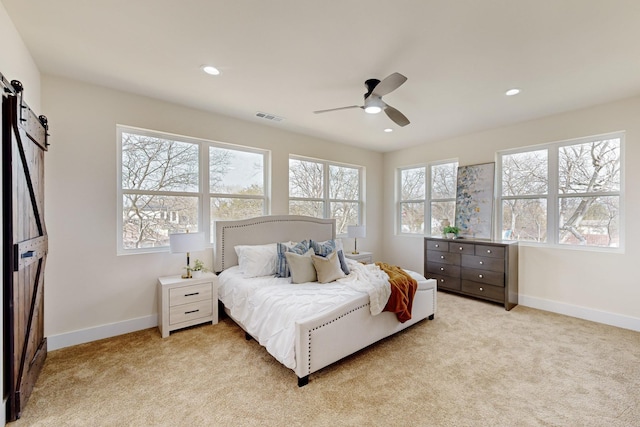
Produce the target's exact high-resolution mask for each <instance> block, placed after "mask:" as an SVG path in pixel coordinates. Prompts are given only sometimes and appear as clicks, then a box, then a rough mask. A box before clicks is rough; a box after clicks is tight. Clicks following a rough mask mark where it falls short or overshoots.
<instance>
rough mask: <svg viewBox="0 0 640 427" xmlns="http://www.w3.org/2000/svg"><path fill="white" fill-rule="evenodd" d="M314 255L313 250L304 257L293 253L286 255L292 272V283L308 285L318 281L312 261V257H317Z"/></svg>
mask: <svg viewBox="0 0 640 427" xmlns="http://www.w3.org/2000/svg"><path fill="white" fill-rule="evenodd" d="M314 254H315V253H314V252H313V249H309V250H308V251H307V252H305V253H304V255H298V254H296V253H293V252H286V253H285V254H284V256H285V258H287V263H288V264H289V270H290V271H291V283H307V282H316V281H317V280H318V277H317V276H316V269H315V267H314V266H313V261H312V260H311V257H312V256H315V255H314Z"/></svg>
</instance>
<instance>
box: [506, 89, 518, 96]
mask: <svg viewBox="0 0 640 427" xmlns="http://www.w3.org/2000/svg"><path fill="white" fill-rule="evenodd" d="M519 93H520V89H515V88H514V89H509V90H508V91H506V92H505V93H504V94H505V95H507V96H513V95H517V94H519Z"/></svg>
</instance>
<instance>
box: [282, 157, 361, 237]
mask: <svg viewBox="0 0 640 427" xmlns="http://www.w3.org/2000/svg"><path fill="white" fill-rule="evenodd" d="M291 160H297V161H302V162H313V163H318V164H320V165H322V193H323V197H322V198H317V197H292V196H291V187H290V179H291V175H290V174H289V169H287V183H288V185H287V187H288V188H287V191H288V200H287V211H288V212H289V213H290V212H291V202H295V201H302V202H321V203H322V204H323V209H322V215H323V216H322V217H323V218H325V219H331V203H333V202H338V203H339V202H344V203H357V205H358V224H353V225H365V215H364V211H365V185H364V183H365V172H366V169H365V167H364V166H361V165H355V164H350V163H343V162H335V161H331V160H323V159H317V158H313V157H306V156H299V155H295V154H290V155H289V159H288V160H287V166H288V167H289V165H290V161H291ZM331 166H337V167H344V168H349V169H355V170H357V171H358V199H357V200H349V199H332V198H330V192H331V187H330V173H329V169H330V167H331ZM346 236H347V233H346V232H345V233H338V230H336V237H346Z"/></svg>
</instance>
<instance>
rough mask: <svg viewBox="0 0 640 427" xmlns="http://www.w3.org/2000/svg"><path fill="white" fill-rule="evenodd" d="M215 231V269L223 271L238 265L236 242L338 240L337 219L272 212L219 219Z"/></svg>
mask: <svg viewBox="0 0 640 427" xmlns="http://www.w3.org/2000/svg"><path fill="white" fill-rule="evenodd" d="M215 230H216V234H215V241H216V245H215V247H214V248H213V257H214V269H215V271H216V272H220V271H223V270H225V269H227V268H229V267H233V266H234V265H237V264H238V255H237V254H236V251H235V249H234V246H236V245H264V244H267V243H276V242H286V241H289V240H291V241H294V242H299V241H302V240H309V239H314V240H317V241H324V240H329V239H335V237H336V220H335V219H322V218H314V217H310V216H301V215H269V216H261V217H256V218H249V219H242V220H237V221H216V222H215Z"/></svg>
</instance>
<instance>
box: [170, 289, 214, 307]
mask: <svg viewBox="0 0 640 427" xmlns="http://www.w3.org/2000/svg"><path fill="white" fill-rule="evenodd" d="M211 287H212V283H201V284H198V285H191V286H181V287H179V288H173V289H170V290H169V306H170V307H173V306H176V305H182V304H189V303H191V302H196V301H204V300H209V301H211V296H212V295H213V293H212V290H211Z"/></svg>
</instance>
